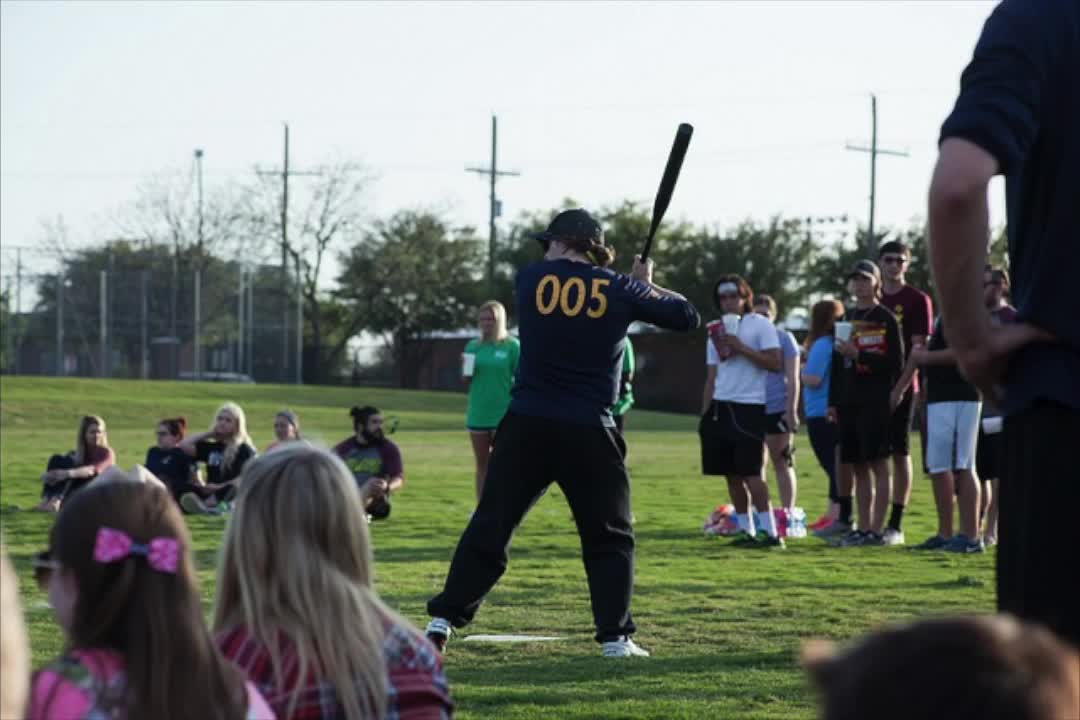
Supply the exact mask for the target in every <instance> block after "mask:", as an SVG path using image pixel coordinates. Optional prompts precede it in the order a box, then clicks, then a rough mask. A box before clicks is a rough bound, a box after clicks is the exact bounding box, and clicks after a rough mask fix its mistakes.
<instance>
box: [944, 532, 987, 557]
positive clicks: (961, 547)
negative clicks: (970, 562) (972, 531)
mask: <svg viewBox="0 0 1080 720" xmlns="http://www.w3.org/2000/svg"><path fill="white" fill-rule="evenodd" d="M941 549H942V550H944V551H945V552H954V553H964V554H971V553H981V552H983V551H984V550H985V549H986V548H985V547H983V544H982V540H980V539H978V538H975V539H974V540H968V537H967V535H964V534H963V533H959V534H957V535H953V538H952V540H950V541H949V542H948V544H947V545H945V546H944V547H943V548H941Z"/></svg>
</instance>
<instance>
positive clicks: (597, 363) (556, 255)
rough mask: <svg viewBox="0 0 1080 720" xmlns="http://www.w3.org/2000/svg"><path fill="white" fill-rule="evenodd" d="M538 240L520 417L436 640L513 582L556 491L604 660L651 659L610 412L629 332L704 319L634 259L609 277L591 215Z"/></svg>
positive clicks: (468, 542) (501, 433) (523, 312)
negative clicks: (525, 541) (516, 550)
mask: <svg viewBox="0 0 1080 720" xmlns="http://www.w3.org/2000/svg"><path fill="white" fill-rule="evenodd" d="M536 238H537V239H538V240H539V241H540V242H541V244H542V245H543V246H544V248H545V255H544V259H543V261H541V262H538V263H534V264H532V265H529V266H527V267H525V268H524V269H523V270H521V271H520V272H519V273H518V276H517V281H516V288H515V292H516V296H517V308H518V323H519V325H518V327H519V337H520V340H521V358H520V360H519V363H518V370H517V377H516V379H515V382H514V387H513V390H512V393H511V401H510V409H509V411H508V412H507V413H506V416H505V417H504V418H503V421H502V423H501V424H500V425H499V429H498V432H497V433H496V434H495V447H494V449H493V451H492V455H491V464H490V465H489V467H488V474H487V479H486V481H485V482H484V490H483V494H482V495H481V497H480V503H479V505H477V508H476V512H475V513H474V514H473V517H472V520H471V521H470V522H469V526H468V527H467V528H466V529H465V533H464V534H463V535H462V537H461V540H460V541H459V542H458V546H457V550H456V551H455V553H454V559H453V562H452V563H451V565H450V572H449V574H448V576H447V578H446V585H445V587H444V588H443V591H442V592H441V593H439V594H438V595H437V596H435V597H434V598H432V599H431V600H430V601H429V602H428V606H427V607H428V613H429V614H430V615H431V616H432V621H431V623H430V624H429V625H428V629H427V633H428V637H429V638H430V639H431V640H432V641H433V642H434V643H435V644H436V645H437V646H438V647H439V649H440V650H441V649H443V648H444V647H445V644H446V640H447V638H448V637H449V635H450V628H451V626H453V627H462V626H464V625H466V624H467V623H469V622H470V621H471V620H472V619H473V616H474V615H475V614H476V611H477V610H478V609H479V607H480V603H481V602H483V599H484V596H485V595H487V593H488V591H490V590H491V588H492V587H494V585H495V583H496V582H498V580H499V578H500V577H501V576H502V574H503V572H504V571H505V570H506V564H507V559H508V558H507V550H508V548H509V546H510V539H511V537H512V536H513V533H514V530H515V529H516V528H517V526H518V525H519V524H520V523H521V520H522V518H524V516H525V513H526V512H527V511H528V510H529V508H530V507H532V505H533V504H534V503H535V502H536V501H537V500H538V499H539V498H540V496H541V495H542V494H543V492H544V491H545V489H546V488H547V486H548V485H550V484H551V483H552V482H556V483H558V485H559V487H560V488H561V489H562V491H563V494H564V495H566V500H567V502H568V503H569V504H570V509H571V511H572V512H573V514H574V521H575V522H576V524H577V529H578V535H579V536H580V538H581V548H582V556H583V559H584V562H585V573H586V575H587V576H588V581H589V593H590V595H591V597H592V611H593V619H594V620H595V622H596V640H597V642H600V643H601V644H602V645H603V654H604V655H605V656H609V657H620V656H628V655H647V654H648V653H646V652H645V651H644V650H643V649H642V648H640V647H639V646H638V645H636V644H635V643H634V642H633V641H632V640H631V639H630V635H632V634H633V633H634V631H635V629H636V628H635V626H634V621H633V618H632V617H631V615H630V599H631V596H632V594H633V584H634V531H633V529H632V527H631V524H630V485H629V478H628V477H627V473H626V466H625V465H624V463H623V459H624V457H625V454H626V446H625V444H624V443H623V439H622V436H621V435H620V434H619V433H618V431H616V429H615V422H614V420H613V419H612V416H611V406H612V405H613V404H614V403H615V400H616V399H617V396H618V389H619V377H620V373H621V371H622V356H623V348H624V344H625V342H626V329H627V326H629V325H630V323H631V322H633V321H634V320H640V321H643V322H647V323H651V324H653V325H656V326H658V327H662V328H667V329H670V330H684V331H685V330H693V329H694V328H696V327H697V326H698V324H699V322H700V318H699V317H698V313H697V310H696V309H695V308H694V306H693V305H692V304H690V303H689V302H688V301H687V300H686V298H684V297H682V296H681V295H679V294H677V293H674V292H671V291H669V290H664V289H663V288H660V287H657V286H656V285H654V284H653V283H652V263H651V262H649V261H647V262H645V263H642V262H640V261H639V260H638V259H635V261H634V267H633V271H632V273H631V275H630V276H627V275H622V274H619V273H617V272H613V271H611V270H609V269H607V266H609V265H610V264H611V262H612V260H614V252H613V251H612V250H611V249H610V248H608V247H607V246H605V245H604V235H603V231H602V229H601V227H600V224H599V223H598V222H597V221H596V220H594V219H593V218H592V216H590V215H589V213H587V212H585V211H584V210H567V211H565V212H562V213H559V214H558V215H557V216H556V217H555V219H554V220H552V222H551V225H549V226H548V229H547V230H546V231H545V232H543V233H539V234H538V235H537V236H536Z"/></svg>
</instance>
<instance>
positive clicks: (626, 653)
mask: <svg viewBox="0 0 1080 720" xmlns="http://www.w3.org/2000/svg"><path fill="white" fill-rule="evenodd" d="M601 647H602V648H603V650H602V652H603V655H604V657H649V651H648V650H646V649H645V648H643V647H641V646H640V645H638V644H637V643H635V642H634V641H633V640H632V639H631V638H630V636H629V635H623V636H622V637H621V638H619V639H618V640H609V641H607V642H606V643H603V645H602V646H601Z"/></svg>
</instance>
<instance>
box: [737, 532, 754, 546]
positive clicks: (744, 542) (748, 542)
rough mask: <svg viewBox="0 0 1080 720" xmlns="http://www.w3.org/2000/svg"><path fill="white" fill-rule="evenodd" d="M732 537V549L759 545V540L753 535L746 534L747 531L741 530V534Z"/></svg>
mask: <svg viewBox="0 0 1080 720" xmlns="http://www.w3.org/2000/svg"><path fill="white" fill-rule="evenodd" d="M732 537H733V539H732V541H731V546H732V547H747V546H753V545H755V544H757V539H756V538H754V536H753V535H751V534H750V533H748V532H746V531H745V530H740V531H739V532H737V533H735V535H733V536H732Z"/></svg>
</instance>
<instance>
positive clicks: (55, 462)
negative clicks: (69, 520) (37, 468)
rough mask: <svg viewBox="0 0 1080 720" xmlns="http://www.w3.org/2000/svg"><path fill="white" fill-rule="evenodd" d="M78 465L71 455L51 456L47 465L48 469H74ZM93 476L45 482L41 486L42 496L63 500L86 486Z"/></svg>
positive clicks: (45, 498)
mask: <svg viewBox="0 0 1080 720" xmlns="http://www.w3.org/2000/svg"><path fill="white" fill-rule="evenodd" d="M76 467H78V465H76V464H75V458H74V457H72V456H71V455H70V454H69V455H53V456H52V457H50V458H49V463H48V465H46V466H45V469H46V470H74V469H75V468H76ZM91 480H93V478H75V479H72V480H65V481H63V482H54V483H45V485H44V487H42V488H41V497H42V499H43V500H56V499H59V500H63V499H64V498H66V497H69V496H70V495H71V494H72V493H73V492H75V491H76V490H79V489H81V488H83V487H85V486H86V485H87V484H88V483H89V482H90V481H91Z"/></svg>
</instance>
